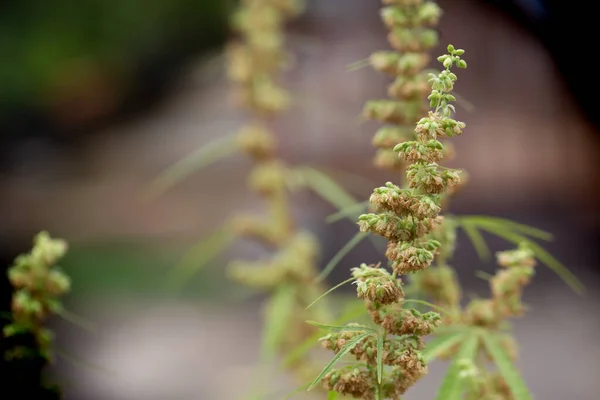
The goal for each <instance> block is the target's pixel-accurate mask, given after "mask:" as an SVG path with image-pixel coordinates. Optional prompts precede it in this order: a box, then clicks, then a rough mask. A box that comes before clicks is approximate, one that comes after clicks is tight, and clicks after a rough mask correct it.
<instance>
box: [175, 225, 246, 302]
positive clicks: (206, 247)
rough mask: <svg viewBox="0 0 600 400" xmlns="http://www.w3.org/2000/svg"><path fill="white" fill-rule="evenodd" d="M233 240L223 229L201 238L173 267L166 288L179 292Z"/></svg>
mask: <svg viewBox="0 0 600 400" xmlns="http://www.w3.org/2000/svg"><path fill="white" fill-rule="evenodd" d="M233 240H234V236H233V235H232V234H231V232H228V231H227V230H226V229H225V228H221V229H219V230H217V231H215V232H213V233H212V234H211V235H210V236H208V237H207V238H202V239H201V240H200V241H198V243H196V244H195V245H194V246H193V247H192V248H191V249H190V250H188V252H187V253H186V254H185V255H184V256H183V257H182V259H181V261H180V262H179V263H178V264H177V265H176V266H175V267H173V270H172V271H171V275H170V276H169V277H168V278H167V280H166V283H167V287H168V288H169V289H171V290H174V291H177V290H180V289H181V288H182V287H183V286H184V285H185V283H186V282H187V281H188V280H189V279H190V278H191V277H192V276H194V274H196V273H198V272H199V271H200V270H201V269H202V268H204V267H205V266H206V265H207V264H208V263H209V262H211V261H212V260H213V259H214V258H216V257H217V256H218V255H219V254H221V253H222V252H223V251H224V250H225V248H227V246H229V245H230V244H231V243H232V242H233Z"/></svg>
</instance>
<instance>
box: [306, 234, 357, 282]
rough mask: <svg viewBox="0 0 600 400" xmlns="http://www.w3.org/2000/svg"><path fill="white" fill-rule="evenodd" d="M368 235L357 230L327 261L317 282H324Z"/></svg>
mask: <svg viewBox="0 0 600 400" xmlns="http://www.w3.org/2000/svg"><path fill="white" fill-rule="evenodd" d="M367 236H368V233H367V232H357V233H356V234H355V235H354V236H353V237H352V239H350V240H349V241H348V243H346V244H345V245H344V247H342V248H341V249H340V250H339V251H338V252H337V253H336V254H335V255H334V256H333V258H332V259H331V260H330V261H329V262H328V263H327V265H326V266H325V268H323V271H321V273H320V274H319V276H317V282H322V281H323V280H324V279H325V278H327V276H329V274H330V273H331V272H332V271H333V270H334V269H335V267H336V266H337V265H338V263H339V262H340V261H342V259H343V258H344V257H345V256H346V255H347V254H348V253H350V251H351V250H352V249H354V248H355V247H356V246H358V244H359V243H360V242H361V241H362V240H363V239H364V238H366V237H367Z"/></svg>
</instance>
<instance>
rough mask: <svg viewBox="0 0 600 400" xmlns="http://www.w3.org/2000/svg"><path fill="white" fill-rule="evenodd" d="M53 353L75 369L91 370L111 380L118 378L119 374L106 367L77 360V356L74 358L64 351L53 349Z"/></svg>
mask: <svg viewBox="0 0 600 400" xmlns="http://www.w3.org/2000/svg"><path fill="white" fill-rule="evenodd" d="M53 352H54V353H55V354H56V355H57V356H58V357H60V358H62V359H63V360H65V361H68V362H70V363H71V364H73V365H74V366H75V367H84V368H88V369H89V370H93V371H94V372H99V373H101V374H104V375H105V376H110V377H113V378H116V377H118V376H119V372H117V371H114V370H111V369H109V368H107V367H104V366H102V365H98V364H95V363H93V362H90V361H87V360H84V359H81V358H78V357H77V356H74V355H72V354H70V353H68V352H66V351H63V350H61V349H58V348H55V349H53Z"/></svg>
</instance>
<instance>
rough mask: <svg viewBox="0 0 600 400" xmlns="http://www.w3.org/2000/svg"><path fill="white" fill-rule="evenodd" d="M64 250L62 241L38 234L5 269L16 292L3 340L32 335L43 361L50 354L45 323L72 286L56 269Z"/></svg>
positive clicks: (56, 310)
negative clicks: (28, 247)
mask: <svg viewBox="0 0 600 400" xmlns="http://www.w3.org/2000/svg"><path fill="white" fill-rule="evenodd" d="M66 251H67V243H66V242H65V241H63V240H61V239H53V238H51V237H50V235H48V233H47V232H41V233H39V234H38V235H37V236H36V237H35V239H34V246H33V249H32V250H31V252H30V253H28V254H22V255H20V256H18V257H17V258H16V260H15V262H14V264H13V266H12V267H10V268H9V270H8V278H9V281H10V283H11V284H12V286H13V288H14V290H15V291H14V293H13V297H12V307H11V308H12V319H13V321H12V323H11V324H9V325H7V326H5V327H4V331H3V334H4V336H5V337H9V336H13V335H18V334H22V333H29V334H32V335H33V336H34V338H35V340H36V343H37V346H38V350H39V352H40V354H42V355H43V356H44V357H46V358H50V355H51V352H50V349H51V344H52V332H51V331H50V330H49V329H47V328H45V327H44V322H45V321H46V320H47V319H48V318H49V317H50V316H51V315H53V314H57V313H59V312H60V311H61V310H62V304H61V303H60V298H61V297H62V296H63V295H64V294H65V293H67V292H68V291H69V289H70V286H71V282H70V279H69V277H68V276H67V275H65V273H64V272H62V271H61V270H60V268H59V267H57V266H56V263H57V262H58V261H59V260H60V259H61V258H62V257H63V256H64V255H65V253H66Z"/></svg>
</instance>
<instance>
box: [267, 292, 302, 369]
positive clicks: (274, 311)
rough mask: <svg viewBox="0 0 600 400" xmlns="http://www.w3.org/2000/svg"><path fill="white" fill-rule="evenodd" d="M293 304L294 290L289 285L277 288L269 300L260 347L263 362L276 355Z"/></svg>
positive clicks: (294, 299)
mask: <svg viewBox="0 0 600 400" xmlns="http://www.w3.org/2000/svg"><path fill="white" fill-rule="evenodd" d="M295 302H296V288H295V287H293V286H291V285H282V286H279V287H278V288H277V290H276V291H275V293H274V294H273V295H272V296H271V298H270V299H269V303H268V306H267V313H266V318H265V321H264V331H263V335H262V339H263V340H262V345H261V358H262V359H263V360H265V359H269V358H271V357H273V356H274V355H275V354H276V353H277V350H278V348H279V345H280V344H281V342H282V340H283V338H284V337H285V332H286V329H287V327H288V323H289V321H290V319H291V318H292V316H293V314H294V312H295V307H294V306H295Z"/></svg>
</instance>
